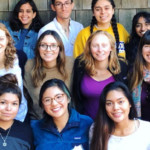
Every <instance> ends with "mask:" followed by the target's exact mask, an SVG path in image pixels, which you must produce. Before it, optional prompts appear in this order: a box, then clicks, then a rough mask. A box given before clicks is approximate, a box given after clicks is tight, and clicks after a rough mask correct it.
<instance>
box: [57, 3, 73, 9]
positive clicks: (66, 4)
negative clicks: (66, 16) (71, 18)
mask: <svg viewBox="0 0 150 150" xmlns="http://www.w3.org/2000/svg"><path fill="white" fill-rule="evenodd" d="M71 4H72V2H65V3H64V4H63V3H56V4H55V7H57V8H62V7H63V6H65V7H66V8H68V7H69V6H70V5H71Z"/></svg>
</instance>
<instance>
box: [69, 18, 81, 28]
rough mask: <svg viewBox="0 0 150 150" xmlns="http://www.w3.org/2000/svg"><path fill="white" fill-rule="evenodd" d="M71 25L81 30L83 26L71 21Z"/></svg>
mask: <svg viewBox="0 0 150 150" xmlns="http://www.w3.org/2000/svg"><path fill="white" fill-rule="evenodd" d="M71 25H73V26H75V27H78V28H79V27H80V28H83V25H82V24H81V23H79V22H77V21H74V20H71Z"/></svg>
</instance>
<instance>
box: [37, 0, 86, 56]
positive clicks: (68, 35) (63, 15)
mask: <svg viewBox="0 0 150 150" xmlns="http://www.w3.org/2000/svg"><path fill="white" fill-rule="evenodd" d="M73 7H74V3H73V0H52V4H51V8H52V10H53V11H55V12H56V17H55V18H54V19H53V21H51V22H50V23H48V24H47V25H45V26H44V27H43V28H41V29H40V31H39V33H38V37H40V35H41V34H42V33H43V32H44V31H46V30H54V31H56V32H57V33H58V34H59V35H60V37H61V39H62V41H63V44H64V47H65V54H66V56H73V46H74V41H75V39H76V36H77V34H78V33H79V31H80V30H81V29H83V25H82V24H80V23H79V22H76V21H73V20H71V18H70V16H71V13H72V9H73Z"/></svg>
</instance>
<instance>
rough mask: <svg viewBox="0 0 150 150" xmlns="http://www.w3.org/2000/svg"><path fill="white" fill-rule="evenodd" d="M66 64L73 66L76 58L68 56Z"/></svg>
mask: <svg viewBox="0 0 150 150" xmlns="http://www.w3.org/2000/svg"><path fill="white" fill-rule="evenodd" d="M66 63H68V64H70V65H72V64H73V63H74V58H73V57H71V56H66Z"/></svg>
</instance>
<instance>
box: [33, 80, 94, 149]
mask: <svg viewBox="0 0 150 150" xmlns="http://www.w3.org/2000/svg"><path fill="white" fill-rule="evenodd" d="M70 102H71V96H70V92H69V90H68V88H67V87H66V85H65V84H64V82H63V81H62V80H59V79H51V80H48V81H46V82H45V83H44V84H43V85H42V87H41V91H40V96H39V104H40V107H41V108H42V109H44V118H43V119H42V120H38V121H32V123H31V126H32V128H33V133H34V143H35V147H36V149H37V150H45V149H47V147H52V149H53V150H59V149H65V150H75V149H79V150H89V143H88V142H89V141H88V132H89V127H90V125H91V124H92V122H93V121H92V119H91V118H89V117H88V116H84V115H80V114H79V113H78V112H77V111H76V110H75V109H73V108H71V106H70ZM43 143H44V144H43Z"/></svg>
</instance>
